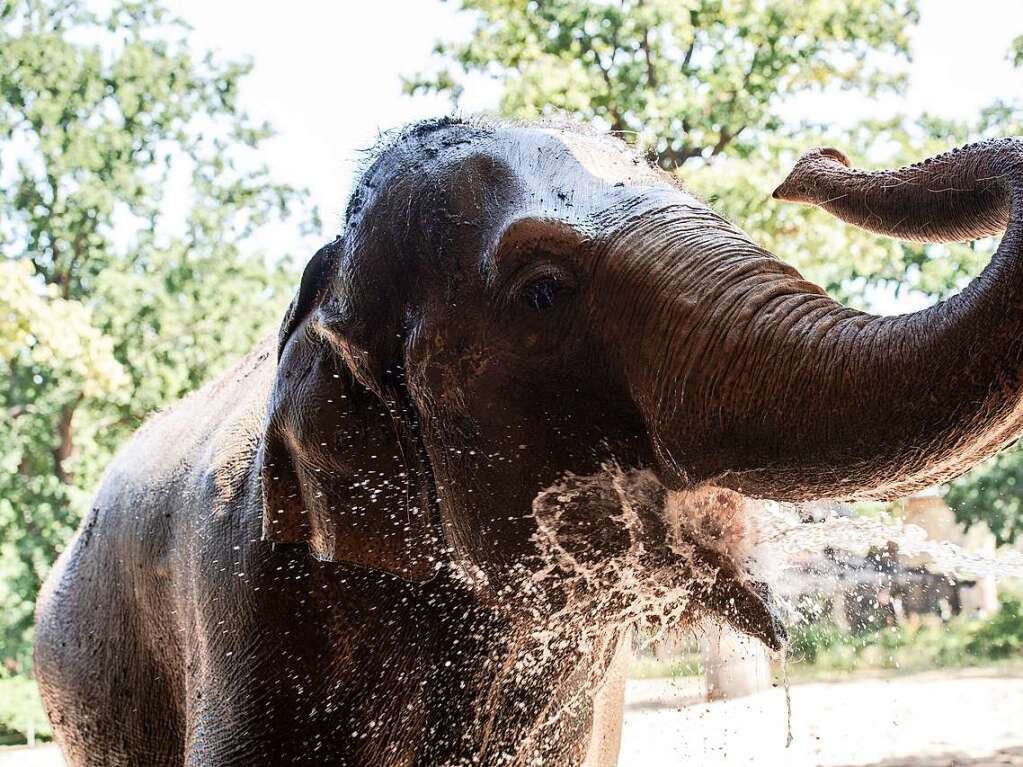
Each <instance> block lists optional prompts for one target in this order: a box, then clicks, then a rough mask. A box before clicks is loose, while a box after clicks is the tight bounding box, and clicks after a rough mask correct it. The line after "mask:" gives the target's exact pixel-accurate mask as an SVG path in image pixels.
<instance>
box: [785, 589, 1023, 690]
mask: <svg viewBox="0 0 1023 767" xmlns="http://www.w3.org/2000/svg"><path fill="white" fill-rule="evenodd" d="M789 656H790V658H791V659H792V661H793V662H794V663H796V664H798V666H797V668H798V667H802V671H801V673H805V672H809V671H812V672H813V673H819V672H822V671H823V672H826V671H839V672H850V671H861V670H868V669H873V670H880V669H886V670H896V669H897V670H901V671H914V670H922V669H929V668H948V667H960V666H976V665H980V664H986V663H991V662H999V661H1006V660H1015V661H1019V660H1023V603H1021V602H1020V600H1019V599H1018V598H1017V597H1012V596H1008V595H1006V596H1003V597H1002V599H1001V607H1000V608H999V611H998V612H997V613H996V614H995V615H993V616H992V617H990V618H987V619H985V620H972V619H969V618H966V617H959V618H956V619H954V620H952V621H950V622H949V623H944V624H943V623H940V622H937V621H925V622H922V623H920V624H919V625H915V626H910V625H899V626H894V627H888V628H883V629H880V630H878V631H872V632H867V633H864V634H847V633H845V632H843V631H842V630H841V629H840V628H839V627H838V626H836V625H834V624H833V623H830V622H821V623H818V622H809V623H800V624H798V625H796V626H794V627H791V628H790V630H789Z"/></svg>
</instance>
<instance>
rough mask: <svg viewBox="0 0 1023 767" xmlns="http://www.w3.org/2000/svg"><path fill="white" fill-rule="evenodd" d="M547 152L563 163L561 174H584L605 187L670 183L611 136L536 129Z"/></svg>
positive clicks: (669, 184)
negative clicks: (545, 145)
mask: <svg viewBox="0 0 1023 767" xmlns="http://www.w3.org/2000/svg"><path fill="white" fill-rule="evenodd" d="M536 133H537V134H539V138H540V139H541V140H543V141H544V142H545V143H546V144H547V148H548V151H550V152H551V154H553V155H554V157H555V158H557V159H559V160H560V161H561V162H560V163H557V164H558V165H560V166H561V167H560V171H561V173H562V174H563V175H564V176H566V177H568V178H572V177H574V176H576V175H579V176H583V177H584V178H586V179H587V180H589V181H591V182H593V183H599V184H601V185H606V186H615V185H622V184H624V185H626V186H671V183H670V181H668V179H667V178H665V176H664V174H663V173H661V172H660V171H658V170H655V169H654V168H651V167H650V166H649V165H648V164H647V163H645V162H644V161H643V160H642V159H641V158H640V157H639V156H637V155H636V154H635V153H634V152H632V151H630V150H628V149H626V148H625V147H624V146H623V145H622V144H621V142H619V141H617V140H616V139H612V138H610V137H608V136H592V135H587V134H584V133H577V132H573V131H566V130H558V129H553V128H545V129H540V130H538V131H536Z"/></svg>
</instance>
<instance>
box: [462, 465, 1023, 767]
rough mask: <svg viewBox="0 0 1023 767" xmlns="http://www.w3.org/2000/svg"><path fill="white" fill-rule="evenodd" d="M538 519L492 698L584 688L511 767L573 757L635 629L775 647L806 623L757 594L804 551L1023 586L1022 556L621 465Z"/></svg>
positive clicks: (544, 722) (557, 494)
mask: <svg viewBox="0 0 1023 767" xmlns="http://www.w3.org/2000/svg"><path fill="white" fill-rule="evenodd" d="M804 511H805V509H804ZM533 513H534V517H535V520H536V523H537V531H536V533H535V535H534V543H535V545H536V548H537V552H538V555H537V557H536V559H535V560H533V561H531V562H528V563H522V564H521V565H520V566H519V567H518V568H517V570H516V573H515V574H514V577H513V578H512V580H511V581H510V582H508V583H506V584H504V585H503V586H501V587H500V594H501V598H500V599H499V600H498V604H497V605H496V607H497V609H499V610H500V609H502V608H503V607H507V608H508V619H509V621H510V622H511V621H515V625H516V626H518V629H515V630H514V631H513V632H512V635H511V637H510V639H509V643H510V644H509V647H510V648H511V651H510V655H509V656H503V657H514V658H515V660H514V663H504V664H503V665H502V667H501V670H500V672H499V677H500V679H499V681H498V682H495V684H494V688H495V689H497V688H498V687H500V685H502V684H505V683H508V684H509V685H511V686H510V687H509V688H508V689H514V688H515V687H521V688H528V689H537V690H539V689H553V685H554V680H562V682H565V683H567V682H568V681H569V680H571V679H576V680H578V682H579V686H578V688H577V689H576V692H574V693H572V694H566V695H565V696H564V697H561V696H557V697H558V698H559V705H558V706H551V707H544V708H543V709H542V711H538V720H537V722H536V724H535V725H534V726H533V727H532V728H531V729H530V732H529V734H528V736H527V737H526V738H525V741H524V742H523V743H520V744H518V745H517V746H515V747H513V748H509V750H508V752H507V754H506V755H504V756H502V757H501V760H500V761H501V763H508V764H513V763H514V764H530V765H532V764H537V765H539V764H544V763H550V762H551V761H552V760H556V759H562V758H563V755H560V756H559V755H557V752H556V750H551V749H552V748H553V746H551V744H554V743H558V742H561V741H564V740H565V737H564V736H565V734H566V733H569V732H572V731H574V728H576V727H578V726H579V722H582V721H585V720H586V717H587V711H588V710H589V707H590V706H591V704H592V701H593V696H594V693H595V691H596V690H597V689H599V688H600V687H601V685H603V683H604V680H605V679H606V678H607V673H608V671H609V669H610V667H611V664H612V662H613V660H614V658H615V657H617V656H618V655H619V653H620V651H621V649H622V648H624V647H627V645H628V643H629V642H630V637H632V636H633V635H634V633H633V630H634V628H635V627H637V626H639V627H642V628H643V629H644V633H645V635H646V638H647V641H657V640H658V639H661V638H663V637H664V636H665V635H666V634H669V633H670V634H674V633H677V632H678V631H679V630H680V629H685V628H688V627H694V626H696V625H697V624H698V623H699V622H700V621H701V620H703V619H706V618H711V619H715V620H719V621H724V622H727V623H731V624H732V625H733V627H735V628H737V629H739V630H740V631H744V632H746V633H750V634H753V635H755V636H758V637H759V638H761V639H765V641H768V642H770V641H771V640H772V639H775V638H777V636H779V634H776V633H774V628H775V627H776V626H777V625H778V624H777V621H776V618H775V616H777V615H778V614H779V612H781V613H785V614H786V617H787V618H788V620H789V621H792V620H795V619H798V618H799V614H798V613H797V612H796V611H795V610H794V609H793V608H792V607H791V606H790V605H788V604H787V603H785V602H784V601H782V599H781V598H780V597H779V596H778V595H777V594H774V595H772V594H770V593H768V591H767V590H766V588H764V589H761V588H760V587H761V586H763V585H764V584H779V585H780V584H782V583H783V582H784V581H785V579H786V575H787V574H795V573H797V571H798V569H799V567H800V564H801V562H805V556H804V555H805V554H807V553H810V554H813V553H824V552H825V551H826V550H829V549H830V550H842V551H846V552H850V553H863V552H866V551H867V550H869V549H871V548H876V547H883V546H885V545H886V544H888V543H889V542H894V543H896V544H897V545H898V549H899V553H900V554H901V555H904V556H911V557H916V556H921V555H924V556H927V557H928V558H929V559H930V560H931V562H932V563H933V569H937V570H940V571H942V572H943V573H946V574H949V575H956V576H974V577H979V576H987V575H993V576H996V577H1002V578H1021V577H1023V556H1020V555H1019V554H1018V553H1015V552H1013V553H1009V554H1002V555H1000V556H984V555H981V554H975V553H969V552H967V551H965V550H963V549H962V548H961V547H959V546H956V545H954V544H951V543H946V542H940V541H934V540H931V539H929V538H928V537H927V534H926V533H925V532H924V530H923V529H922V528H920V527H917V526H915V525H910V524H905V523H903V522H902V521H901V520H898V519H877V518H864V517H843V516H838V515H833V516H830V517H828V518H826V519H824V520H823V521H820V522H807V521H804V520H803V518H802V516H801V514H800V507H797V506H793V505H789V504H779V503H774V502H763V501H754V500H751V499H748V498H745V497H743V496H741V495H739V494H738V493H735V492H733V491H730V490H725V489H722V488H717V487H704V488H700V489H697V490H693V491H687V492H668V491H667V490H665V488H664V487H663V486H661V485H660V483H659V482H658V481H657V479H656V477H655V476H654V475H653V474H652V473H651V472H649V471H623V470H622V469H620V468H618V467H616V466H605V467H604V469H603V470H602V471H601V472H599V473H598V474H595V475H592V476H572V475H569V476H566V477H565V478H564V479H563V480H562V481H561V482H559V483H558V484H556V485H554V486H552V487H549V488H547V489H546V490H544V491H543V492H541V493H540V494H538V495H537V497H536V498H535V499H534V502H533ZM804 516H805V515H804ZM463 575H464V577H465V579H466V583H472V584H475V585H476V586H479V585H480V584H483V583H484V580H485V578H484V576H482V575H481V574H474V573H472V571H471V570H470V569H468V568H467V569H466V570H464V572H463ZM494 586H495V584H492V583H491V584H489V585H488V588H493V587H494ZM506 597H507V599H506ZM523 608H525V610H523ZM751 616H752V617H751ZM758 632H759V633H758ZM779 645H780V642H779V643H775V646H779ZM780 653H781V656H780V659H781V661H782V664H783V666H782V674H783V679H782V681H783V685H784V687H785V705H786V745H788V744H789V743H791V740H792V729H791V717H792V712H791V700H790V697H789V691H788V678H787V669H785V663H786V660H787V659H786V657H785V652H784V648H783V647H782V649H781V650H780ZM501 680H504V681H501ZM512 682H514V684H512ZM502 689H503V688H502ZM566 689H567V688H566Z"/></svg>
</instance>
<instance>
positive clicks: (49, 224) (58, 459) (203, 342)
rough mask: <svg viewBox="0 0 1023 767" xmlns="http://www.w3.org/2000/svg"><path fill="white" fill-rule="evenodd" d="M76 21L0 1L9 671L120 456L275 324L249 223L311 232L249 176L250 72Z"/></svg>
mask: <svg viewBox="0 0 1023 767" xmlns="http://www.w3.org/2000/svg"><path fill="white" fill-rule="evenodd" d="M89 7H90V5H89V4H87V3H85V2H82V1H81V0H7V1H6V2H0V253H2V258H0V375H3V377H4V378H5V380H7V381H9V382H10V383H9V385H8V386H6V387H5V388H4V389H3V390H2V391H0V415H2V417H0V467H2V470H0V576H2V579H0V583H2V585H0V616H2V617H0V659H4V658H6V659H8V660H9V661H13V662H15V663H22V664H24V663H27V661H28V656H29V649H28V638H29V630H30V626H31V620H32V603H33V601H34V599H35V594H36V592H37V590H38V588H39V585H40V583H41V579H42V578H43V577H44V575H45V573H46V571H47V569H48V568H49V566H50V564H51V563H52V561H53V559H54V557H55V556H56V554H57V553H58V551H59V550H60V547H61V546H62V545H63V543H64V542H66V541H67V540H68V538H69V537H70V535H71V533H72V532H73V530H74V528H75V527H76V525H77V523H78V520H79V519H80V516H81V514H82V512H83V510H84V509H85V508H86V507H87V504H88V499H89V496H90V494H91V491H92V489H93V487H94V486H95V483H96V481H97V480H98V477H99V474H100V471H101V470H102V468H103V466H104V465H105V464H106V463H107V462H108V461H109V459H110V457H111V455H112V453H113V451H114V449H115V448H116V446H117V445H118V444H119V443H120V442H122V441H123V440H124V439H125V438H126V437H127V436H128V435H129V434H130V433H131V432H132V431H133V430H134V429H135V428H136V427H137V426H138V424H139V423H140V422H141V420H142V419H143V418H144V417H145V416H146V415H147V414H149V413H151V412H152V411H154V410H156V409H158V408H160V407H163V406H164V405H166V404H168V403H169V402H172V401H174V400H175V399H177V398H179V397H180V396H182V395H183V394H185V393H187V392H188V391H190V390H192V389H194V388H195V387H197V386H198V385H199V384H200V383H201V382H202V381H204V380H206V379H207V378H208V377H210V376H211V375H212V374H214V373H216V372H217V371H218V370H219V369H221V368H223V367H224V366H225V364H226V363H227V362H228V361H230V359H231V358H232V357H234V356H236V355H238V354H240V353H243V352H245V351H247V350H248V349H249V348H250V347H251V346H252V345H253V343H254V342H255V341H256V340H257V339H258V337H259V336H261V335H262V334H263V333H265V332H267V331H268V330H269V329H270V328H271V327H272V326H273V325H274V324H275V323H276V322H277V321H278V320H279V317H280V315H281V310H282V307H283V303H284V302H285V301H286V300H287V295H286V294H287V293H288V292H289V291H288V286H289V285H291V284H292V279H291V268H290V262H289V260H288V258H287V257H286V254H282V253H272V254H265V253H259V252H258V251H257V249H256V248H255V244H256V243H257V242H258V240H257V236H258V235H259V234H260V233H261V232H262V231H264V227H265V225H267V224H269V223H272V222H274V221H281V220H290V221H292V223H293V224H295V223H299V224H302V225H303V226H305V227H306V228H308V227H310V226H314V225H315V224H316V220H315V215H314V214H312V212H311V211H308V210H306V208H305V205H304V198H303V194H302V193H301V192H299V191H298V190H295V189H293V188H291V187H289V186H287V185H285V184H281V183H277V182H275V181H274V180H273V179H272V178H270V177H269V174H268V172H267V171H266V169H265V168H264V167H262V166H261V165H260V164H259V162H258V160H257V150H258V148H259V146H260V144H261V143H262V142H263V140H264V139H266V138H267V137H268V136H269V135H270V131H269V129H268V127H267V126H266V125H263V124H261V123H259V122H256V121H254V120H252V119H251V118H250V117H249V116H248V115H247V114H245V112H244V111H243V110H242V109H241V108H240V106H239V101H238V93H239V85H240V83H241V81H242V80H243V78H244V77H245V75H246V73H247V72H248V71H249V65H248V64H245V63H238V62H221V61H218V60H217V59H216V58H215V57H213V56H212V55H210V54H206V53H201V52H200V53H197V52H195V51H193V50H192V49H191V48H190V47H189V44H188V28H187V27H186V26H185V25H184V24H183V23H181V22H180V21H179V20H177V19H175V18H173V17H172V16H171V15H170V14H168V13H167V12H166V10H165V9H163V8H162V7H161V6H160V4H159V3H158V2H156V1H155V0H131V1H127V2H115V3H113V4H112V7H111V8H110V10H109V12H107V13H102V14H98V13H93V12H90V10H89ZM296 219H297V220H296ZM296 230H297V229H296Z"/></svg>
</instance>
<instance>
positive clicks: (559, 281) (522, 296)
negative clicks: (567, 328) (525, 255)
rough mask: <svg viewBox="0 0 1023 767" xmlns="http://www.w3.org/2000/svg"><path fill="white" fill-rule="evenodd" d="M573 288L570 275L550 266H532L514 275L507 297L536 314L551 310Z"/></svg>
mask: <svg viewBox="0 0 1023 767" xmlns="http://www.w3.org/2000/svg"><path fill="white" fill-rule="evenodd" d="M573 287H574V282H573V280H572V278H571V275H569V274H568V273H566V272H565V271H564V270H563V269H559V268H557V267H555V266H553V265H551V264H542V265H533V266H531V267H529V268H527V269H524V270H523V271H522V272H521V273H520V274H518V275H516V278H515V279H514V281H513V283H512V287H511V290H510V291H509V292H508V295H509V296H510V297H511V298H512V300H513V301H515V302H518V303H522V304H525V305H526V306H528V307H529V308H531V309H533V310H534V311H537V312H542V311H544V310H545V309H549V308H551V307H552V306H553V305H554V304H555V303H557V301H558V298H560V297H563V296H564V295H565V294H566V293H568V292H569V291H570V290H571V289H572V288H573Z"/></svg>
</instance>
